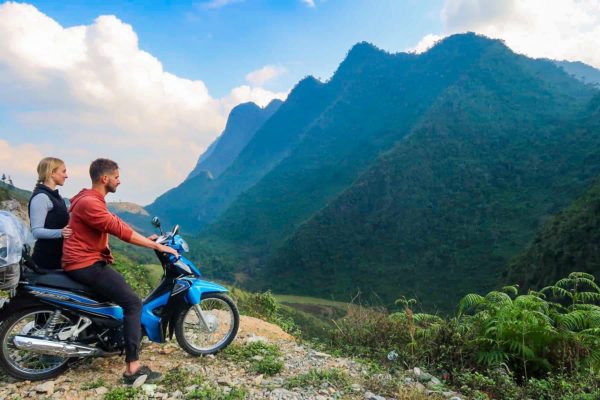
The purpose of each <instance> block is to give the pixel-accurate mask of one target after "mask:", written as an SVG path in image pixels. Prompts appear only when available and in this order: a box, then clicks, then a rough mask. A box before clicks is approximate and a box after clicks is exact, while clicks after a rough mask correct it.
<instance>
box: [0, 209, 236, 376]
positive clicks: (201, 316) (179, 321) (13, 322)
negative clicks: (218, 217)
mask: <svg viewBox="0 0 600 400" xmlns="http://www.w3.org/2000/svg"><path fill="white" fill-rule="evenodd" d="M152 224H153V225H154V226H155V227H156V228H158V229H159V230H160V233H161V235H160V236H159V237H158V238H157V239H156V241H157V242H159V243H161V244H164V245H167V246H170V247H172V248H173V249H175V250H177V252H178V253H179V254H182V253H184V252H187V251H189V248H188V245H187V243H186V242H185V240H183V238H182V237H181V236H180V235H179V227H178V226H175V228H174V229H173V230H172V231H171V232H168V233H163V232H162V229H161V228H160V221H159V220H158V218H157V217H154V218H153V219H152ZM23 254H24V256H23V259H22V261H21V264H22V266H21V277H20V281H19V283H18V285H17V287H16V288H15V289H14V290H12V291H11V292H12V297H11V299H10V301H9V302H8V304H6V305H5V306H4V307H3V308H2V309H1V310H0V321H2V323H1V325H0V364H1V365H2V366H3V367H4V368H5V370H6V371H7V372H8V373H9V374H10V375H11V376H13V377H15V378H18V379H26V380H31V381H33V380H41V379H50V378H54V377H56V376H58V375H60V374H61V373H62V372H64V371H65V370H66V369H67V368H68V367H69V364H70V363H71V362H72V361H74V360H78V359H81V358H84V357H102V356H106V355H109V354H114V353H115V352H122V351H123V349H124V346H125V342H124V337H123V310H122V308H121V307H119V306H118V305H116V304H113V303H111V302H110V301H109V300H108V299H105V298H103V297H102V295H101V294H98V293H95V292H93V291H92V290H91V289H90V288H88V287H87V286H85V285H82V284H80V283H78V282H76V281H74V280H72V279H70V278H69V277H68V276H67V275H66V274H65V273H64V272H62V271H42V270H40V269H38V268H37V266H36V265H35V264H34V263H33V262H32V261H31V258H30V257H29V256H28V252H27V251H24V253H23ZM156 255H157V257H158V259H159V260H160V263H161V265H162V267H163V271H164V274H163V277H162V280H161V281H160V283H159V285H158V286H157V287H156V288H155V289H154V290H153V291H152V292H151V293H150V294H149V295H148V296H147V297H146V298H145V299H144V300H143V308H142V318H141V320H142V330H143V335H145V336H147V337H148V339H149V340H151V341H152V342H157V343H163V342H165V341H166V340H167V338H168V339H171V338H172V337H173V333H175V337H176V339H177V342H178V343H179V345H180V346H181V348H182V349H184V350H185V351H186V352H188V353H189V354H191V355H194V356H200V355H207V354H214V353H216V352H218V351H220V350H221V349H223V348H225V347H226V346H227V345H229V344H230V343H231V341H232V340H233V339H234V338H235V336H236V334H237V331H238V327H239V313H238V310H237V307H236V305H235V303H234V302H233V300H232V299H231V298H230V297H229V296H227V294H226V292H227V289H225V288H224V287H223V286H220V285H218V284H215V283H212V282H208V281H205V280H202V279H201V274H200V271H199V270H198V268H196V266H195V265H194V264H193V263H192V262H191V261H190V260H188V259H186V258H185V257H184V256H180V257H178V258H177V257H175V256H173V255H169V254H164V253H160V252H156Z"/></svg>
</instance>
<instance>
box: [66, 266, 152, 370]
mask: <svg viewBox="0 0 600 400" xmlns="http://www.w3.org/2000/svg"><path fill="white" fill-rule="evenodd" d="M66 273H67V274H68V275H69V277H70V278H73V279H74V280H76V281H77V282H80V283H83V284H84V285H87V286H89V287H90V288H91V289H92V290H94V291H95V292H97V293H98V294H100V295H102V296H104V297H106V298H108V299H110V300H111V301H112V302H114V303H116V304H118V305H119V306H121V308H123V320H124V327H123V333H124V336H125V361H126V362H132V361H136V360H138V359H139V352H140V340H141V338H142V325H141V316H142V300H140V298H139V297H138V295H137V294H135V292H134V291H133V289H132V288H131V286H129V285H128V284H127V282H125V278H123V275H121V274H120V273H118V272H117V271H115V270H114V269H112V268H111V267H110V266H109V265H107V264H106V263H105V262H104V261H99V262H97V263H95V264H92V265H91V266H89V267H86V268H81V269H76V270H74V271H66Z"/></svg>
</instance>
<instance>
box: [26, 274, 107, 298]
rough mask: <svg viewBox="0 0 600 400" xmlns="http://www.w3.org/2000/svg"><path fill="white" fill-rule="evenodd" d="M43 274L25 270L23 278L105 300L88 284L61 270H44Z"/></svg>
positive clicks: (37, 283) (31, 282)
mask: <svg viewBox="0 0 600 400" xmlns="http://www.w3.org/2000/svg"><path fill="white" fill-rule="evenodd" d="M45 271H46V273H45V274H38V273H35V272H33V271H27V272H26V273H25V274H24V276H23V277H24V278H25V280H26V281H27V282H29V284H30V285H39V286H46V287H51V288H55V289H67V290H73V291H76V292H80V293H82V294H85V295H87V296H88V297H91V298H93V299H95V300H102V301H107V300H108V299H106V298H104V296H102V295H100V294H98V293H96V292H94V291H93V290H92V289H91V288H90V287H89V286H87V285H84V284H83V283H79V282H77V281H76V280H74V279H72V278H70V277H69V276H68V275H67V274H66V273H65V272H64V271H62V270H45Z"/></svg>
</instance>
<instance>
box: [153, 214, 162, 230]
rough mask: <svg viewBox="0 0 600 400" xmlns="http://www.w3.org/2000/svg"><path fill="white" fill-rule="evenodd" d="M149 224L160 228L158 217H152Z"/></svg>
mask: <svg viewBox="0 0 600 400" xmlns="http://www.w3.org/2000/svg"><path fill="white" fill-rule="evenodd" d="M151 224H152V226H153V227H155V228H158V229H160V219H158V217H152V221H151Z"/></svg>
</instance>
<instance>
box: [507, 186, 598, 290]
mask: <svg viewBox="0 0 600 400" xmlns="http://www.w3.org/2000/svg"><path fill="white" fill-rule="evenodd" d="M599 242H600V180H596V182H595V184H594V185H593V186H592V187H591V188H590V189H589V190H588V191H586V192H585V193H584V194H583V195H582V196H580V197H579V198H578V199H577V200H576V201H574V202H573V204H571V205H570V206H569V207H567V208H566V209H564V210H563V211H561V212H559V213H558V214H557V215H556V216H554V217H552V218H551V219H550V220H548V221H547V222H546V223H545V224H544V226H543V227H542V229H540V231H539V232H538V233H537V234H536V236H535V238H534V239H533V241H532V242H531V243H530V244H529V246H528V247H527V248H526V249H525V250H524V251H523V252H522V253H521V254H519V255H518V256H517V257H515V258H514V259H513V260H512V261H511V263H510V265H509V269H508V270H507V271H506V273H505V280H506V281H507V282H511V283H518V284H519V285H520V286H521V287H522V288H524V289H534V290H539V289H541V288H543V287H545V286H548V285H551V284H553V283H554V282H556V281H557V280H558V279H560V278H561V277H565V276H567V275H568V274H569V273H571V272H575V271H577V272H587V273H589V274H592V275H594V276H595V277H596V279H597V280H598V279H600V248H599V247H598V243H599Z"/></svg>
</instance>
